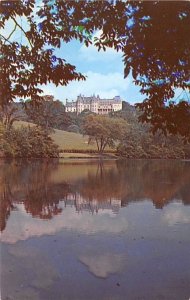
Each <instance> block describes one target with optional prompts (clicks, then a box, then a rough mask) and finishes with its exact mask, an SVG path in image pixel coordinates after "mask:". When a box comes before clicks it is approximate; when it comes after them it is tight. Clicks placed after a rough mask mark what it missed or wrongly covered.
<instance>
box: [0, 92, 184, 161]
mask: <svg viewBox="0 0 190 300" xmlns="http://www.w3.org/2000/svg"><path fill="white" fill-rule="evenodd" d="M44 98H45V101H44V102H42V103H41V104H38V107H35V106H34V105H33V104H32V103H31V102H30V101H29V100H28V101H26V102H25V103H13V104H12V105H10V106H7V107H4V111H1V112H0V119H1V122H2V126H1V136H3V142H1V146H0V147H1V148H0V151H1V153H3V155H4V156H8V157H57V156H58V150H57V147H56V145H55V144H54V143H53V141H52V139H51V138H50V137H49V136H48V135H49V133H51V132H52V131H53V129H60V130H66V131H70V132H75V133H81V134H87V135H88V136H89V138H90V139H91V140H92V138H94V139H95V138H97V135H98V139H100V136H101V137H102V134H103V138H104V140H107V136H106V134H107V131H106V130H105V126H104V125H105V124H104V125H102V128H100V127H101V126H100V120H97V122H92V121H90V128H91V132H90V134H89V132H88V131H89V130H86V128H87V127H88V128H89V124H88V123H89V115H92V116H91V118H93V120H96V118H98V116H96V115H95V114H94V113H92V112H90V111H88V110H84V111H83V112H82V113H81V114H78V115H77V114H76V113H67V112H65V106H64V105H63V103H62V102H61V101H59V100H55V99H54V97H53V96H45V97H44ZM93 115H94V117H93ZM139 116H140V112H139V110H138V109H137V108H135V107H134V106H132V105H130V104H129V103H127V102H123V109H122V111H118V112H114V113H111V114H110V116H109V117H110V121H111V119H112V120H113V122H110V124H111V123H114V119H117V121H118V120H119V119H120V120H121V122H122V120H125V122H126V123H125V124H126V130H125V131H124V132H123V133H122V135H121V136H119V134H118V133H117V134H116V138H115V140H117V143H116V145H117V147H115V150H116V152H117V155H118V156H119V157H124V158H190V144H184V142H183V139H182V137H180V136H178V135H167V136H165V135H164V134H163V133H162V132H159V131H157V132H156V133H155V134H152V133H151V131H150V126H149V125H148V124H142V123H140V122H139V121H138V119H139ZM16 120H24V121H27V122H32V123H34V124H36V125H37V128H35V129H34V128H20V129H14V128H13V126H12V125H13V123H14V121H16ZM115 121H116V120H115ZM93 123H94V125H93ZM119 123H120V122H119ZM87 125H88V126H87ZM93 126H94V127H93ZM97 126H98V129H97V128H95V127H97ZM110 126H111V125H109V126H108V127H110ZM113 126H114V128H116V127H115V125H113ZM113 126H112V127H113ZM110 128H111V127H110ZM108 129H109V128H108ZM2 132H3V133H2ZM92 132H95V133H96V137H94V136H93V134H92ZM113 133H114V130H113V128H112V130H111V134H112V135H113ZM1 139H2V137H1ZM74 150H75V151H74V152H77V149H74ZM97 151H98V149H97Z"/></svg>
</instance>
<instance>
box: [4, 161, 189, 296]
mask: <svg viewBox="0 0 190 300" xmlns="http://www.w3.org/2000/svg"><path fill="white" fill-rule="evenodd" d="M0 195H1V219H0V225H1V299H2V300H13V299H14V300H28V299H31V300H37V299H42V300H62V299H66V300H93V299H97V300H101V299H102V300H120V299H122V300H156V299H165V300H189V299H190V161H166V160H165V161H162V160H152V161H151V160H128V161H125V160H123V161H113V160H112V161H104V162H98V161H85V160H84V161H82V160H81V161H74V160H73V161H72V160H65V161H64V160H60V161H59V163H56V162H55V163H53V162H52V163H48V162H46V161H44V162H41V161H38V160H36V161H33V162H23V161H19V160H18V161H14V162H5V161H1V162H0Z"/></svg>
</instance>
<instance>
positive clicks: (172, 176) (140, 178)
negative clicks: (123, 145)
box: [0, 160, 190, 230]
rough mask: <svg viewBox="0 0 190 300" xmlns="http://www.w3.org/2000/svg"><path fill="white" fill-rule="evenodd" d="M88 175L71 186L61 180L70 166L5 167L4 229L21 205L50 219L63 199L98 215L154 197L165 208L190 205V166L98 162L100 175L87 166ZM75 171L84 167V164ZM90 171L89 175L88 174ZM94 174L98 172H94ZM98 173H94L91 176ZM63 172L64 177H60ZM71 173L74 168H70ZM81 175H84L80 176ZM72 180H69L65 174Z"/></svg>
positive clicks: (0, 185)
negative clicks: (174, 203)
mask: <svg viewBox="0 0 190 300" xmlns="http://www.w3.org/2000/svg"><path fill="white" fill-rule="evenodd" d="M86 167H87V169H86V170H83V171H85V172H84V174H85V176H82V177H79V176H80V174H79V175H78V177H77V178H76V177H75V178H74V179H71V180H70V181H69V183H68V182H66V181H65V180H64V181H63V180H58V181H56V182H59V183H54V177H55V178H56V180H57V176H61V175H62V173H63V172H64V171H65V169H64V168H65V166H64V164H63V165H59V168H58V165H56V164H49V163H40V162H35V163H30V164H22V163H19V162H17V163H11V164H10V163H9V164H2V165H1V168H0V178H1V179H0V180H1V181H0V194H1V221H0V222H1V223H0V225H1V230H4V228H5V225H6V221H7V219H8V217H9V215H10V213H11V210H13V209H14V208H15V205H16V204H17V203H22V204H23V205H24V207H25V210H26V212H27V213H30V214H31V215H32V216H33V217H38V218H42V219H50V218H52V217H53V216H56V215H57V214H59V213H61V211H62V208H61V207H60V201H64V204H65V206H66V205H71V206H74V207H75V208H76V210H77V211H81V210H88V211H90V212H94V211H95V212H98V210H99V209H100V208H101V209H112V211H115V212H117V211H118V209H119V207H120V206H126V205H127V204H128V203H130V202H135V201H142V199H149V200H151V201H152V202H153V204H154V205H155V207H156V208H162V207H163V206H164V205H166V204H167V203H169V202H170V201H172V200H173V199H175V198H176V199H180V200H181V201H182V202H183V203H184V204H187V205H188V204H190V197H189V195H190V186H189V182H190V168H189V164H188V162H181V161H148V160H147V161H146V160H142V161H140V160H136V161H135V160H129V161H117V162H116V163H114V162H113V163H111V164H110V163H108V162H102V163H100V164H97V171H96V172H94V166H93V168H90V167H89V165H86ZM75 168H79V169H80V164H76V165H75ZM87 170H88V172H86V171H87ZM92 170H93V171H92ZM91 171H92V172H91ZM56 172H58V173H56ZM67 172H68V165H67ZM78 173H80V172H78ZM65 178H66V176H65Z"/></svg>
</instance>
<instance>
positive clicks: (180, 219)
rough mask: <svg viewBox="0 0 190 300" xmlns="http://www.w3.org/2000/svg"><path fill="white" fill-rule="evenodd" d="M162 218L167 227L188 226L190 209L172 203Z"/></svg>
mask: <svg viewBox="0 0 190 300" xmlns="http://www.w3.org/2000/svg"><path fill="white" fill-rule="evenodd" d="M163 218H164V221H165V222H166V223H167V224H168V225H169V226H173V225H176V224H190V209H189V207H185V208H184V207H181V204H180V203H174V204H173V206H170V207H169V208H168V209H167V211H165V213H164V216H163Z"/></svg>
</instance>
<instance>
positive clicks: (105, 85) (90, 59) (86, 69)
mask: <svg viewBox="0 0 190 300" xmlns="http://www.w3.org/2000/svg"><path fill="white" fill-rule="evenodd" d="M97 35H99V32H97V33H96V36H97ZM56 54H57V55H59V56H60V57H64V58H65V59H66V61H67V62H69V63H71V64H73V65H75V66H76V68H77V71H78V72H81V73H82V74H84V75H86V76H87V79H86V80H85V81H79V82H78V81H73V82H70V83H69V84H68V85H67V86H59V87H55V85H53V84H48V85H43V86H42V87H43V90H44V94H52V95H54V96H55V98H56V99H59V100H61V101H62V102H65V100H66V99H68V100H76V98H77V96H78V95H79V94H82V95H84V96H91V95H93V94H95V95H96V96H97V95H99V96H100V98H113V97H114V96H120V97H121V98H122V100H125V101H127V102H130V103H136V102H139V101H142V95H141V94H140V92H139V87H137V86H135V85H134V84H133V79H132V76H131V75H129V76H128V77H127V78H125V79H124V64H123V61H122V52H117V51H115V50H114V49H111V48H108V49H107V50H106V51H105V52H104V51H99V52H98V50H97V48H96V47H95V46H93V45H92V46H89V47H86V46H85V45H84V44H81V43H80V42H78V41H72V42H70V43H68V44H62V46H61V48H60V49H59V50H58V51H56Z"/></svg>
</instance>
